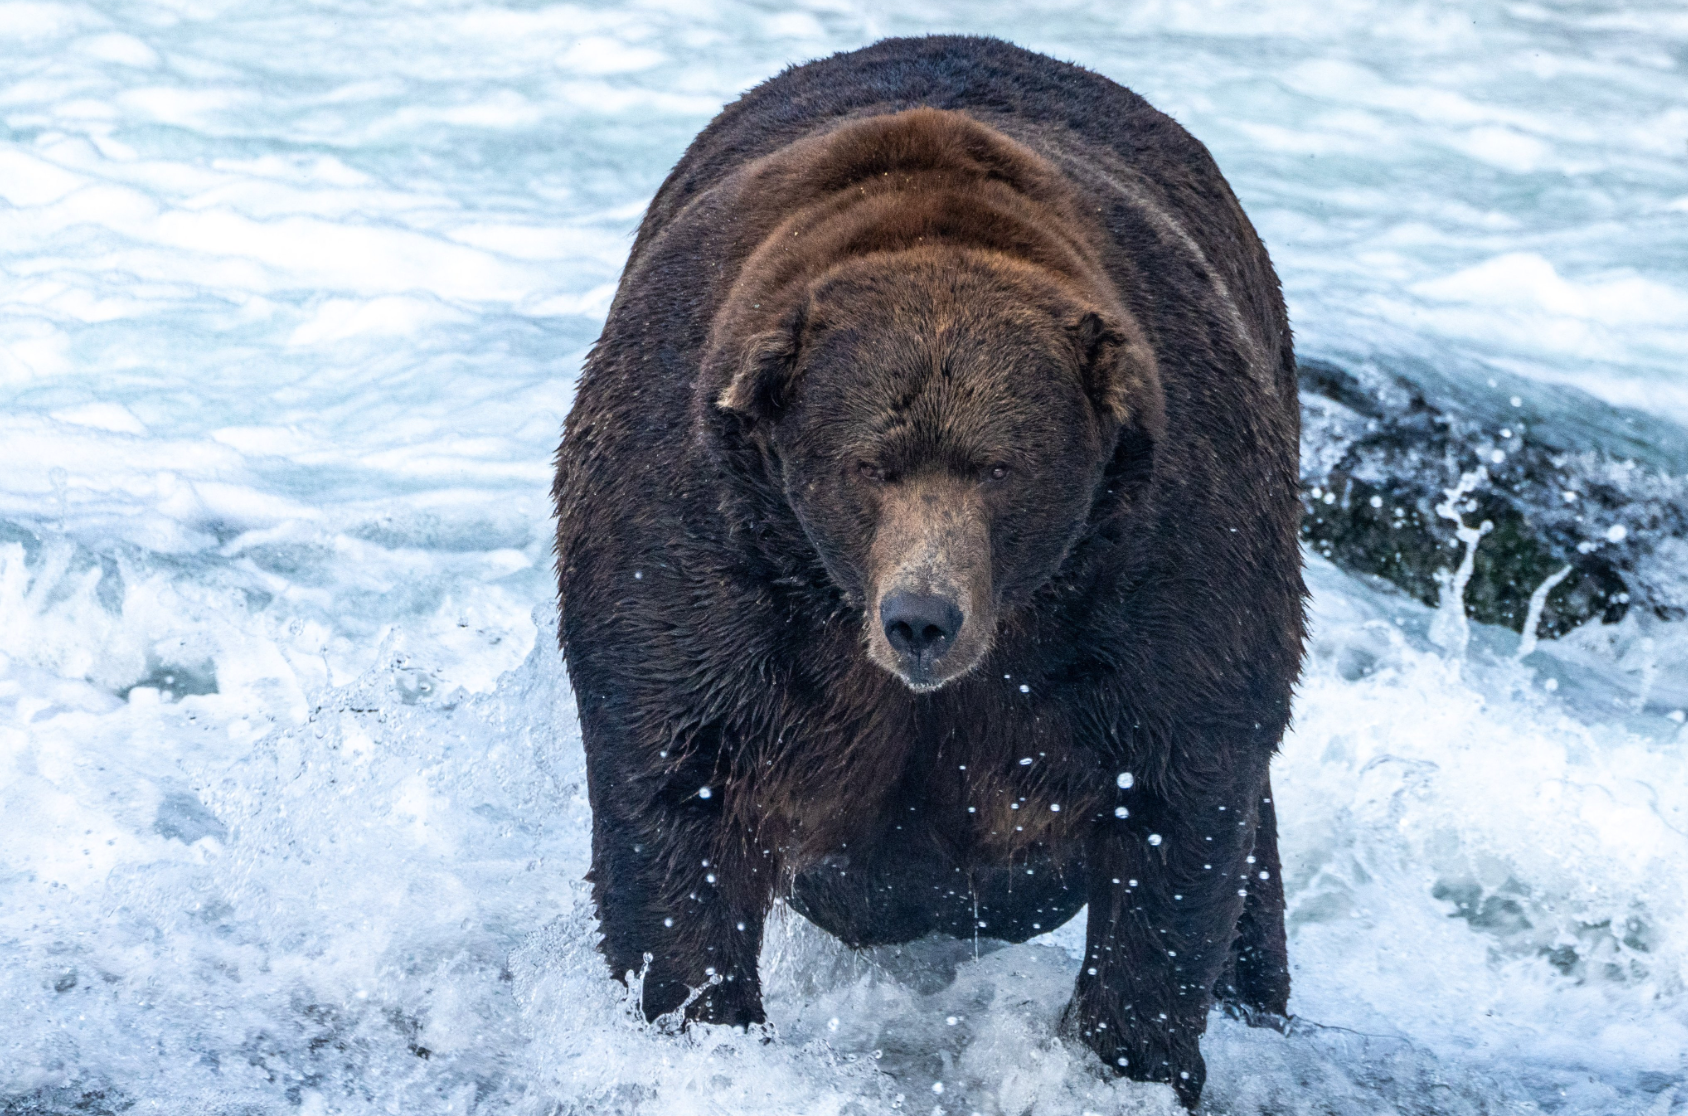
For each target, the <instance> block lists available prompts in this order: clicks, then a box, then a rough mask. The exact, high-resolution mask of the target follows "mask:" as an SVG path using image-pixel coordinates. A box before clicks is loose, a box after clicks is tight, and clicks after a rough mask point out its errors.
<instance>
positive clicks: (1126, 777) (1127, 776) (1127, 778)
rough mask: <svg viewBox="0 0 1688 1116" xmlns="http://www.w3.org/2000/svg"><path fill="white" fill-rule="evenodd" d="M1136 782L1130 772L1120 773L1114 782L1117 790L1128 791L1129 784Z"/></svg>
mask: <svg viewBox="0 0 1688 1116" xmlns="http://www.w3.org/2000/svg"><path fill="white" fill-rule="evenodd" d="M1136 781H1137V778H1136V776H1134V775H1132V774H1131V772H1129V771H1121V772H1120V773H1119V778H1117V779H1115V780H1114V782H1115V783H1118V784H1119V788H1120V789H1121V790H1130V789H1131V784H1133V783H1135V782H1136Z"/></svg>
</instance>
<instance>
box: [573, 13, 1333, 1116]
mask: <svg viewBox="0 0 1688 1116" xmlns="http://www.w3.org/2000/svg"><path fill="white" fill-rule="evenodd" d="M1297 421H1298V414H1297V404H1296V389H1295V374H1294V357H1293V353H1292V349H1291V344H1290V334H1289V329H1288V326H1287V323H1286V320H1285V315H1284V308H1283V302H1282V298H1281V296H1280V293H1279V289H1278V284H1277V279H1276V277H1275V275H1274V274H1273V272H1272V268H1271V264H1270V262H1269V261H1268V259H1267V256H1266V251H1265V249H1264V248H1263V247H1262V246H1261V244H1260V242H1259V240H1258V238H1257V237H1256V236H1255V234H1254V232H1253V230H1252V228H1251V227H1250V226H1249V224H1248V221H1247V219H1246V218H1245V217H1244V216H1243V213H1242V210H1241V209H1240V208H1239V207H1238V205H1237V202H1236V199H1235V198H1234V197H1233V196H1232V194H1231V192H1230V190H1229V189H1228V188H1227V186H1226V184H1225V181H1224V179H1223V178H1222V177H1221V176H1220V174H1219V171H1218V169H1217V168H1216V167H1215V166H1214V164H1213V161H1212V159H1211V158H1210V157H1209V156H1208V154H1207V152H1206V150H1205V149H1204V148H1203V147H1202V146H1201V145H1200V144H1199V143H1197V142H1196V141H1195V140H1194V139H1192V138H1191V137H1190V136H1189V135H1188V134H1187V133H1185V132H1184V130H1183V129H1181V128H1180V127H1179V126H1178V125H1177V124H1175V123H1174V122H1173V121H1172V120H1170V119H1168V118H1167V117H1165V116H1163V115H1161V114H1160V113H1158V112H1156V111H1155V110H1154V109H1152V108H1150V107H1149V106H1148V105H1147V104H1146V103H1145V102H1144V101H1143V100H1142V99H1141V98H1139V97H1137V96H1135V95H1134V94H1132V93H1130V92H1129V91H1127V90H1125V89H1123V88H1121V87H1120V86H1117V85H1115V84H1113V83H1112V82H1110V81H1108V80H1106V79H1105V78H1102V77H1099V76H1097V75H1095V74H1092V73H1089V72H1087V71H1085V70H1082V69H1080V68H1078V67H1075V66H1070V65H1067V64H1065V63H1061V62H1056V61H1054V60H1052V59H1049V58H1046V57H1043V56H1041V55H1037V54H1032V53H1029V52H1027V51H1023V50H1020V49H1018V48H1016V47H1013V46H1010V45H1008V44H1006V43H1002V42H999V41H996V40H991V39H977V38H954V37H943V38H927V39H898V40H888V41H886V42H882V43H880V44H878V45H876V46H873V47H870V48H868V49H866V50H861V51H856V52H854V53H851V54H843V55H838V56H835V57H833V58H829V59H826V60H824V61H820V62H815V63H811V64H809V65H805V66H800V67H796V68H794V69H791V70H788V71H786V72H785V73H783V74H781V75H780V76H779V77H777V78H775V79H773V80H772V81H769V82H767V83H766V84H764V85H762V86H760V87H758V88H757V89H755V90H753V91H752V92H751V93H749V94H747V95H746V96H745V97H743V98H742V99H740V100H739V101H738V102H736V103H734V104H733V105H731V106H729V107H728V108H727V109H726V110H725V111H724V112H722V114H721V115H720V116H719V117H718V118H717V119H716V120H715V121H714V122H713V123H712V124H710V126H709V127H708V128H707V129H705V131H704V132H703V133H702V134H701V135H700V136H699V137H698V138H697V140H696V141H694V142H693V144H692V146H691V148H690V149H689V150H688V151H687V152H686V154H685V156H684V157H683V158H682V159H681V161H680V164H679V166H678V167H676V168H675V170H674V172H673V173H672V174H671V175H670V176H669V178H668V180H667V182H665V183H664V185H663V187H662V189H661V190H660V191H659V192H658V194H657V197H656V199H655V200H654V201H653V202H652V203H651V207H650V210H649V212H648V214H647V215H646V217H645V221H644V224H643V226H642V227H641V228H640V230H639V236H638V239H637V242H636V243H635V244H634V247H633V251H632V255H631V258H630V259H629V261H628V264H627V269H626V272H625V273H624V275H623V277H622V281H621V288H620V291H619V292H618V294H617V296H616V300H615V303H614V305H613V307H612V308H611V310H610V314H609V320H608V322H607V323H606V325H605V327H604V333H603V336H602V337H601V338H600V339H599V341H598V344H597V346H596V347H595V348H594V349H593V351H592V355H591V357H590V359H589V360H588V362H587V366H586V369H585V371H584V373H583V374H582V376H581V380H580V385H579V390H578V394H577V396H576V400H575V404H574V408H573V410H572V412H571V413H570V415H569V418H568V423H567V428H566V432H565V436H564V439H563V443H562V448H561V450H560V451H559V453H558V459H557V466H558V468H557V481H556V490H555V495H556V500H557V515H558V534H557V547H558V551H557V553H558V558H559V561H558V582H559V589H560V594H561V608H562V641H563V646H564V649H565V652H566V656H567V663H568V669H569V674H570V677H571V679H572V681H573V684H574V690H575V694H576V697H577V699H578V702H579V708H580V720H581V728H582V733H583V735H584V739H585V746H586V756H587V766H588V776H589V782H590V793H591V798H592V808H593V827H594V828H593V863H592V873H591V878H592V881H593V884H594V889H595V892H594V893H595V896H596V898H597V903H598V911H599V917H600V921H601V925H602V929H603V933H604V942H603V948H604V952H605V954H606V956H607V957H608V959H609V963H610V966H611V969H612V971H613V972H614V973H615V974H616V975H617V976H623V975H625V974H627V973H630V972H639V971H645V973H646V975H645V980H644V1008H645V1011H646V1013H647V1014H648V1015H650V1016H651V1017H653V1018H654V1017H655V1016H657V1015H659V1014H663V1013H666V1012H669V1011H672V1010H674V1009H676V1008H679V1007H681V1006H682V1005H683V1004H686V1002H687V999H688V997H692V999H691V1000H690V1003H689V1005H687V1006H686V1008H685V1012H686V1016H687V1017H688V1018H692V1019H699V1020H709V1021H715V1022H724V1023H733V1024H739V1025H746V1024H751V1023H756V1022H759V1021H761V1020H762V1018H763V1013H762V1005H761V992H760V984H759V980H758V975H757V956H758V952H759V950H760V946H761V940H762V924H763V918H764V916H765V914H766V913H767V911H768V910H769V907H770V904H771V903H772V902H773V901H774V900H775V898H776V897H781V896H783V897H785V898H787V899H788V900H789V902H790V903H791V905H792V906H794V907H795V908H796V909H797V910H798V911H800V912H802V913H803V914H804V915H806V916H807V917H808V918H810V919H812V920H813V921H815V922H816V923H817V924H819V925H820V926H822V927H823V928H825V929H827V930H829V931H830V932H832V933H834V934H836V935H838V936H839V937H841V938H843V939H844V940H845V941H846V942H848V943H850V944H852V945H865V944H869V943H880V942H894V941H904V940H908V939H910V938H913V937H917V936H920V935H923V934H927V933H930V932H934V931H941V932H944V933H950V934H958V935H967V934H972V933H975V932H977V933H980V934H988V935H994V936H999V937H1003V938H1007V939H1008V940H1011V941H1020V940H1024V939H1025V938H1027V937H1029V936H1031V935H1033V934H1036V933H1039V932H1042V931H1045V930H1049V929H1052V928H1054V927H1055V926H1057V925H1059V924H1060V923H1061V922H1063V921H1065V920H1066V919H1068V918H1070V917H1071V916H1072V915H1073V914H1074V913H1075V912H1076V911H1077V910H1079V909H1080V908H1081V907H1082V906H1084V905H1085V904H1086V903H1088V904H1089V924H1088V931H1087V933H1088V945H1087V956H1086V960H1085V962H1084V964H1083V966H1082V967H1081V970H1080V973H1079V976H1078V979H1077V984H1076V987H1075V989H1074V992H1073V999H1072V1003H1071V1005H1070V1006H1069V1009H1068V1012H1067V1014H1066V1016H1065V1018H1064V1021H1063V1027H1064V1029H1065V1031H1066V1033H1068V1034H1070V1035H1071V1036H1072V1037H1074V1038H1076V1039H1077V1040H1080V1041H1082V1042H1084V1043H1086V1044H1088V1045H1089V1046H1090V1047H1091V1048H1092V1049H1093V1050H1095V1051H1096V1053H1097V1054H1098V1055H1099V1056H1100V1058H1101V1062H1102V1065H1103V1066H1104V1067H1106V1069H1107V1070H1108V1071H1110V1072H1122V1073H1125V1074H1127V1075H1129V1076H1131V1077H1133V1078H1137V1079H1140V1080H1148V1081H1167V1082H1170V1083H1171V1084H1172V1085H1173V1086H1174V1088H1176V1089H1177V1091H1178V1094H1179V1096H1180V1097H1181V1098H1182V1099H1183V1100H1184V1102H1185V1103H1186V1104H1187V1105H1191V1106H1194V1105H1195V1104H1196V1102H1197V1100H1198V1099H1199V1097H1200V1093H1201V1088H1202V1081H1203V1078H1204V1067H1203V1064H1202V1060H1201V1054H1200V1052H1199V1049H1198V1039H1199V1037H1200V1035H1201V1034H1202V1032H1203V1030H1204V1028H1205V1026H1206V1020H1207V1014H1208V1010H1209V1007H1210V1005H1211V1003H1212V1001H1213V998H1214V996H1215V994H1216V993H1217V994H1218V995H1219V996H1220V997H1222V998H1223V999H1225V1000H1226V1001H1227V1002H1229V1003H1231V1004H1233V1005H1235V1006H1236V1007H1237V1008H1239V1009H1240V1010H1242V1011H1243V1012H1244V1013H1245V1014H1246V1015H1248V1016H1249V1017H1250V1018H1257V1017H1260V1016H1262V1015H1272V1014H1275V1015H1278V1016H1281V1015H1282V1014H1283V1013H1284V1011H1285V1006H1286V999H1287V996H1288V992H1289V977H1288V969H1287V965H1286V957H1285V949H1284V932H1283V893H1282V888H1281V883H1280V881H1279V879H1278V858H1277V844H1276V841H1277V839H1276V828H1275V823H1274V818H1273V808H1272V804H1271V790H1270V786H1269V784H1268V781H1267V768H1268V763H1269V761H1270V758H1271V754H1272V752H1273V749H1274V748H1275V747H1276V745H1277V743H1278V740H1279V738H1280V737H1281V735H1282V733H1283V730H1284V727H1285V724H1286V722H1287V720H1288V716H1289V702H1290V690H1291V686H1292V684H1293V682H1294V680H1295V678H1296V675H1297V672H1298V670H1299V664H1300V661H1301V647H1302V628H1303V620H1302V598H1303V588H1302V582H1301V570H1300V556H1299V551H1298V548H1297V543H1296V526H1297V516H1298V514H1299V512H1298V508H1299V505H1298V502H1297V499H1296V488H1295V482H1296V449H1297V445H1296V443H1297ZM647 965H648V968H647ZM699 990H701V991H699ZM694 993H696V994H695V996H694Z"/></svg>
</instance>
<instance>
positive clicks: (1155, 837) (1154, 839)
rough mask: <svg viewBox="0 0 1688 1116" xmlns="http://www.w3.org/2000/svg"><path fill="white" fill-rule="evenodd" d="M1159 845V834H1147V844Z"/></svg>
mask: <svg viewBox="0 0 1688 1116" xmlns="http://www.w3.org/2000/svg"><path fill="white" fill-rule="evenodd" d="M1160 843H1161V835H1160V834H1159V833H1151V834H1149V844H1151V845H1158V844H1160Z"/></svg>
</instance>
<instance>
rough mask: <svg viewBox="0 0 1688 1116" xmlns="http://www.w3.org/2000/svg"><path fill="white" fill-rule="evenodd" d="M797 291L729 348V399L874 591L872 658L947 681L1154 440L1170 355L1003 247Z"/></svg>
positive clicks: (843, 271) (877, 258)
mask: <svg viewBox="0 0 1688 1116" xmlns="http://www.w3.org/2000/svg"><path fill="white" fill-rule="evenodd" d="M785 302H786V305H785V306H784V307H782V308H779V309H778V311H777V315H776V316H773V317H772V318H767V317H765V318H763V319H762V320H761V323H760V324H761V325H763V326H771V328H763V329H759V330H758V331H756V332H753V333H751V334H750V335H748V336H744V335H741V336H740V338H739V339H736V340H733V339H729V340H727V341H726V346H727V349H728V351H725V352H723V351H722V345H719V344H718V345H717V346H716V349H715V351H714V353H713V354H712V360H713V361H715V362H717V367H718V368H719V371H718V373H717V375H718V376H719V377H720V381H719V382H722V383H724V387H722V388H721V389H720V393H719V395H718V396H717V398H716V401H715V402H716V405H717V406H718V407H720V408H721V409H723V410H725V411H728V412H731V413H732V414H734V415H736V416H738V418H739V420H740V422H741V424H742V427H743V429H744V430H745V431H746V432H747V436H749V437H751V438H752V439H754V440H756V441H758V442H760V443H761V444H762V446H763V451H764V454H765V458H766V460H767V461H768V462H769V463H770V469H771V472H772V473H773V474H774V478H773V479H774V480H775V482H776V484H777V485H778V486H779V488H780V489H781V490H782V493H783V496H784V499H785V500H786V502H787V503H789V505H790V507H791V510H792V511H793V513H794V514H795V516H796V518H797V520H798V522H799V523H800V524H801V525H802V528H803V532H804V534H805V535H806V536H807V538H808V540H809V542H810V543H811V544H812V545H813V546H814V548H815V549H816V551H817V552H818V553H819V556H820V558H821V560H822V562H823V563H824V565H825V567H826V569H827V571H828V573H829V575H830V576H831V578H832V579H833V581H834V582H835V583H836V584H837V585H838V586H840V587H841V588H842V589H843V590H844V592H845V593H846V595H847V596H848V597H849V598H850V599H851V600H852V601H853V602H856V603H857V604H859V605H860V606H861V608H862V610H863V612H864V614H865V623H864V631H863V639H864V642H865V648H866V654H867V656H868V657H869V658H870V659H871V660H872V661H873V662H875V663H877V664H878V665H879V666H881V667H883V668H884V669H885V670H887V671H890V672H891V673H892V674H894V675H896V676H897V677H898V678H900V679H901V680H902V681H903V682H904V683H906V684H907V685H908V686H909V688H910V689H912V690H914V691H916V692H927V691H931V690H935V689H937V688H939V687H941V686H943V685H945V684H946V683H948V682H951V681H953V680H954V679H956V678H958V677H960V676H962V675H963V674H966V673H967V672H968V671H969V670H971V669H973V668H974V667H976V666H977V665H978V664H979V663H980V662H981V661H983V659H984V658H985V656H986V654H987V653H988V652H989V651H990V649H991V646H992V643H993V641H994V639H995V638H996V634H997V631H998V627H999V623H1000V622H1001V621H1002V619H1003V618H1004V616H1005V614H1006V612H1007V610H1011V609H1013V608H1016V607H1019V606H1023V605H1024V604H1025V603H1026V602H1028V601H1029V600H1030V599H1031V597H1032V595H1033V594H1034V593H1035V592H1036V591H1037V590H1038V589H1039V588H1040V587H1042V586H1044V585H1046V584H1047V583H1048V582H1049V581H1050V580H1051V578H1053V577H1054V575H1055V574H1056V572H1057V571H1058V570H1059V569H1060V568H1061V565H1062V562H1063V560H1064V559H1065V558H1066V556H1067V555H1068V553H1069V552H1070V550H1071V549H1072V547H1073V546H1074V544H1075V543H1076V542H1077V541H1078V540H1079V538H1080V537H1081V535H1082V534H1083V532H1084V530H1085V529H1086V525H1087V523H1088V522H1089V521H1090V519H1091V513H1092V509H1093V505H1094V504H1095V502H1096V501H1097V499H1098V498H1099V496H1101V495H1102V489H1103V488H1104V487H1105V486H1104V483H1103V482H1104V477H1105V476H1106V475H1107V472H1108V468H1109V465H1110V462H1112V461H1114V459H1115V457H1116V448H1117V447H1118V446H1119V445H1120V442H1121V439H1122V437H1130V438H1132V439H1134V444H1135V445H1136V446H1138V447H1139V450H1145V449H1146V447H1149V446H1152V443H1153V440H1154V438H1155V437H1156V436H1157V434H1158V432H1159V429H1160V425H1161V421H1162V420H1161V411H1162V402H1161V395H1160V387H1159V379H1158V377H1157V376H1156V373H1155V368H1154V359H1153V356H1152V354H1151V352H1150V350H1149V348H1148V346H1147V345H1146V344H1145V343H1144V342H1143V340H1142V338H1141V336H1140V334H1139V332H1138V330H1137V327H1136V324H1135V322H1134V321H1133V320H1132V319H1131V318H1130V317H1129V315H1127V314H1126V313H1125V312H1124V311H1123V310H1122V309H1121V308H1120V307H1119V305H1118V304H1117V302H1116V301H1114V300H1113V299H1111V298H1106V297H1097V293H1096V292H1095V291H1094V290H1090V291H1086V290H1083V289H1080V288H1079V287H1078V286H1077V285H1075V284H1074V283H1072V282H1070V281H1068V280H1067V279H1065V278H1064V277H1061V276H1059V275H1057V274H1054V273H1051V272H1050V271H1048V270H1045V269H1042V268H1039V267H1036V266H1033V265H1030V264H1028V263H1026V262H1023V261H1021V260H1017V259H1015V258H1013V257H1011V256H1007V255H1003V254H1000V253H993V252H983V251H977V250H972V249H955V248H946V247H930V248H916V249H913V250H909V251H900V252H887V253H874V254H868V255H864V256H860V257H856V258H852V259H848V260H846V261H845V262H843V263H841V264H839V265H838V266H836V267H833V268H831V269H829V270H827V271H826V272H825V273H824V274H822V275H820V276H819V277H818V278H816V279H814V280H813V281H812V282H810V283H808V284H806V285H805V286H804V288H803V289H802V290H801V291H800V292H798V293H797V295H796V297H794V298H790V299H787V300H785ZM721 361H725V362H726V366H725V367H724V368H722V367H720V365H719V362H721Z"/></svg>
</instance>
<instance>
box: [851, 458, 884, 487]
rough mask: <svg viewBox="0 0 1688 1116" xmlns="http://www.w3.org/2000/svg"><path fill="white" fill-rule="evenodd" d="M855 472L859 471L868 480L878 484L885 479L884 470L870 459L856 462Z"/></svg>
mask: <svg viewBox="0 0 1688 1116" xmlns="http://www.w3.org/2000/svg"><path fill="white" fill-rule="evenodd" d="M856 472H858V473H860V474H861V475H862V476H864V477H866V478H867V479H868V480H870V481H873V482H874V483H875V484H878V483H879V482H881V481H883V480H884V479H885V470H884V469H881V468H880V467H879V466H877V465H875V464H874V463H873V462H871V461H859V462H857V463H856Z"/></svg>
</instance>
